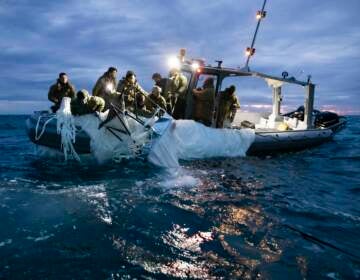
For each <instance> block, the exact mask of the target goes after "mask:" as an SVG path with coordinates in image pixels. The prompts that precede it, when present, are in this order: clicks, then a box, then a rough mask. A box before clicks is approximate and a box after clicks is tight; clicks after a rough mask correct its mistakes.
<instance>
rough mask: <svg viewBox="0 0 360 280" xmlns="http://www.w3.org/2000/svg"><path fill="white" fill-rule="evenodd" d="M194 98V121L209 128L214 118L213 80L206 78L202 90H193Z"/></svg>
mask: <svg viewBox="0 0 360 280" xmlns="http://www.w3.org/2000/svg"><path fill="white" fill-rule="evenodd" d="M193 96H194V101H195V104H194V114H193V117H194V120H195V121H198V122H201V123H203V124H204V125H206V126H211V122H212V119H213V116H214V103H215V89H214V79H213V78H207V79H206V80H205V81H204V84H203V87H202V89H193Z"/></svg>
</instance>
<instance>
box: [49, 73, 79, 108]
mask: <svg viewBox="0 0 360 280" xmlns="http://www.w3.org/2000/svg"><path fill="white" fill-rule="evenodd" d="M64 97H70V98H71V99H73V98H74V97H75V87H74V86H73V85H72V84H71V83H70V82H67V83H66V84H63V83H62V82H61V81H60V80H59V79H58V80H57V81H56V83H55V84H53V85H52V86H51V87H50V89H49V93H48V98H49V100H50V101H51V102H53V103H55V105H56V107H57V108H59V107H60V104H61V101H62V99H63V98H64Z"/></svg>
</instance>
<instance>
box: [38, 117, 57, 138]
mask: <svg viewBox="0 0 360 280" xmlns="http://www.w3.org/2000/svg"><path fill="white" fill-rule="evenodd" d="M41 118H42V116H41V115H40V116H39V118H38V120H37V123H36V127H35V141H39V140H40V138H41V137H42V136H43V134H44V132H45V129H46V126H47V125H48V123H49V122H50V121H52V120H53V119H55V118H56V116H54V117H51V118H50V119H48V120H47V121H46V122H45V123H44V124H43V127H42V129H41V132H40V134H39V135H38V130H39V125H40V120H41Z"/></svg>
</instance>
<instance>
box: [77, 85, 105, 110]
mask: <svg viewBox="0 0 360 280" xmlns="http://www.w3.org/2000/svg"><path fill="white" fill-rule="evenodd" d="M104 108H105V101H104V99H102V98H101V97H98V96H90V94H89V92H88V91H87V90H86V89H82V90H80V91H78V92H77V93H76V98H75V99H73V100H72V101H71V113H72V114H73V115H86V114H91V113H95V112H99V113H100V112H102V111H103V110H104Z"/></svg>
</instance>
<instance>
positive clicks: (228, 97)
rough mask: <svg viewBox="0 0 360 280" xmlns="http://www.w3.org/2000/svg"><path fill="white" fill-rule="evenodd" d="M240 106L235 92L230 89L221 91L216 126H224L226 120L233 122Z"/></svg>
mask: <svg viewBox="0 0 360 280" xmlns="http://www.w3.org/2000/svg"><path fill="white" fill-rule="evenodd" d="M238 108H240V103H239V101H238V99H237V97H236V94H235V93H233V94H231V93H229V92H228V91H224V92H221V93H220V97H219V104H218V109H217V120H216V127H217V128H222V127H223V126H224V121H226V120H229V121H230V122H232V121H233V120H234V118H235V114H236V110H237V109H238Z"/></svg>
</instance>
